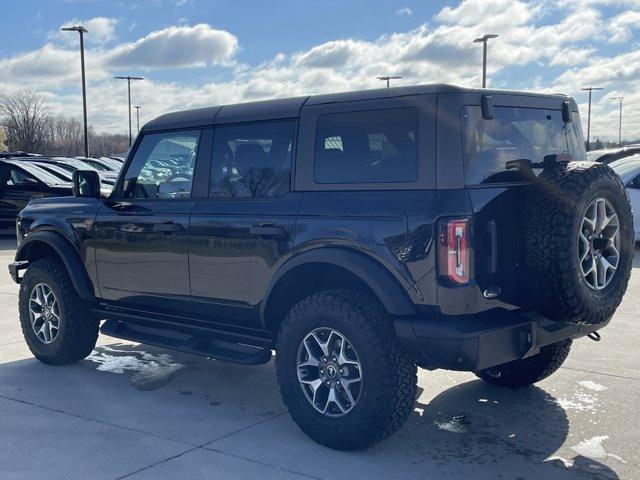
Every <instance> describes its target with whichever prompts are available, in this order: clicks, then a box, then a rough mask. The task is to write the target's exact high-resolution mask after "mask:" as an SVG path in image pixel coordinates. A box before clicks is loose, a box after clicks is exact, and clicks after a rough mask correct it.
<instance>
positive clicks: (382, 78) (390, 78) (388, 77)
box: [376, 75, 402, 88]
mask: <svg viewBox="0 0 640 480" xmlns="http://www.w3.org/2000/svg"><path fill="white" fill-rule="evenodd" d="M376 78H377V79H378V80H386V81H387V88H389V80H397V79H398V78H402V77H392V76H389V75H387V76H385V77H376Z"/></svg>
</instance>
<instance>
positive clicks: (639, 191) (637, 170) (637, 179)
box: [609, 154, 640, 242]
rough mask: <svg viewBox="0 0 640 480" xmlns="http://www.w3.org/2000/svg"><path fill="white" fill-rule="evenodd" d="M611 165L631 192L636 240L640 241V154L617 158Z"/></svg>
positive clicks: (630, 198)
mask: <svg viewBox="0 0 640 480" xmlns="http://www.w3.org/2000/svg"><path fill="white" fill-rule="evenodd" d="M609 166H610V167H611V168H612V169H613V171H614V172H616V173H617V174H618V175H619V176H620V178H621V179H622V183H623V184H624V186H625V187H626V189H627V192H628V193H629V200H630V201H631V210H633V229H634V232H635V241H636V242H640V154H636V155H632V156H630V157H626V158H623V159H621V160H616V161H615V162H612V163H610V164H609Z"/></svg>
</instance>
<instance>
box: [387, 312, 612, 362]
mask: <svg viewBox="0 0 640 480" xmlns="http://www.w3.org/2000/svg"><path fill="white" fill-rule="evenodd" d="M607 323H609V321H608V320H607V322H605V323H600V324H598V325H576V324H570V323H563V322H555V321H553V320H549V319H547V318H544V317H541V316H540V315H537V314H535V313H533V312H506V311H501V312H498V313H493V312H487V313H485V314H481V315H465V316H459V317H446V316H436V317H430V318H416V317H411V318H397V319H396V320H395V321H394V326H395V330H396V334H397V336H398V338H399V340H400V343H401V344H402V345H403V346H404V348H405V349H406V350H407V351H408V352H409V353H410V354H411V355H412V356H413V357H414V359H415V361H416V363H417V364H418V365H419V366H421V367H424V368H429V369H435V368H444V369H447V370H462V371H471V372H473V371H479V370H484V369H487V368H491V367H495V366H496V365H501V364H503V363H507V362H511V361H513V360H518V359H521V358H525V357H528V356H531V355H535V354H536V353H538V352H539V351H540V348H541V347H544V346H545V345H550V344H552V343H556V342H559V341H560V340H564V339H567V338H578V337H582V336H585V335H588V334H589V333H591V332H595V331H596V330H600V329H601V328H603V327H604V326H606V325H607Z"/></svg>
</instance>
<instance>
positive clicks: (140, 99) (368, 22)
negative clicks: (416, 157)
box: [0, 0, 640, 139]
mask: <svg viewBox="0 0 640 480" xmlns="http://www.w3.org/2000/svg"><path fill="white" fill-rule="evenodd" d="M0 11H1V12H2V13H3V15H2V16H3V35H2V41H1V42H0V94H7V93H12V92H15V91H20V90H25V89H28V90H31V91H34V92H37V93H39V94H40V95H41V96H42V97H43V98H44V99H45V100H46V102H47V104H48V106H49V108H50V110H51V111H52V112H53V113H54V114H63V115H69V116H78V117H79V116H80V115H81V114H82V110H81V109H82V99H81V90H80V55H79V41H78V34H77V33H73V32H61V31H60V27H63V26H70V25H78V24H82V25H84V26H85V28H87V30H88V33H87V34H86V37H85V38H86V45H85V47H86V52H85V58H86V66H87V103H88V106H87V108H88V116H89V123H91V124H92V125H94V126H95V127H96V129H97V130H101V131H110V132H123V133H124V132H125V131H126V128H127V97H126V95H127V91H126V82H123V81H119V80H115V79H113V76H114V75H136V76H143V77H144V78H145V80H143V81H140V82H134V83H132V102H133V103H134V104H137V105H140V107H141V110H140V116H141V123H144V122H145V121H148V120H150V119H152V118H154V117H155V116H157V115H160V114H162V113H165V112H169V111H175V110H183V109H187V108H195V107H201V106H211V105H220V104H226V103H236V102H241V101H250V100H258V99H268V98H278V97H288V96H296V95H305V94H314V93H330V92H337V91H348V90H361V89H368V88H378V87H380V86H383V85H382V84H381V82H380V81H379V80H377V79H376V77H377V76H381V75H399V76H402V77H403V78H402V79H400V80H396V81H394V82H393V85H415V84H425V83H442V82H446V83H455V84H459V85H464V86H473V87H476V86H480V85H481V81H482V80H481V73H482V47H481V45H480V44H477V43H473V39H474V38H476V37H478V36H481V35H483V34H485V33H495V34H498V35H499V37H498V38H497V39H495V40H492V41H491V42H490V44H489V66H488V78H489V81H488V83H489V86H490V87H496V88H506V89H513V90H533V91H538V92H553V93H558V92H560V93H566V94H569V95H572V96H574V97H575V98H576V100H577V101H578V103H579V105H580V110H581V114H582V120H583V124H584V123H586V117H587V115H586V114H587V95H586V92H584V91H582V90H581V88H583V87H587V86H597V87H602V88H603V89H604V90H602V91H600V92H594V96H593V105H592V126H591V133H592V139H593V138H594V137H600V138H604V139H616V138H617V134H618V105H619V104H618V101H617V100H613V99H612V97H620V96H622V97H624V101H623V105H624V106H623V123H622V130H623V139H624V138H639V137H640V0H463V1H460V2H455V1H444V0H443V1H440V0H433V1H427V0H419V1H418V0H415V1H413V0H407V1H402V0H400V1H389V0H351V1H349V0H342V1H340V0H322V1H317V0H316V1H312V0H291V1H284V0H269V1H264V0H262V1H259V0H233V1H230V0H226V1H223V0H127V1H120V0H40V1H36V0H20V1H16V0H0ZM584 130H585V132H586V125H585V126H584Z"/></svg>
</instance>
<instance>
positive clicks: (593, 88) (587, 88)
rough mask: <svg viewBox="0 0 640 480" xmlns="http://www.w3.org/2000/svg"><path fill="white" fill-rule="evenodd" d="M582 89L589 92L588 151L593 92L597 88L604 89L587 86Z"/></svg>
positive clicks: (598, 88) (597, 88)
mask: <svg viewBox="0 0 640 480" xmlns="http://www.w3.org/2000/svg"><path fill="white" fill-rule="evenodd" d="M582 90H584V91H588V92H589V110H587V152H588V151H589V148H590V138H591V93H592V92H594V91H595V90H602V88H601V87H585V88H583V89H582Z"/></svg>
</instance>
